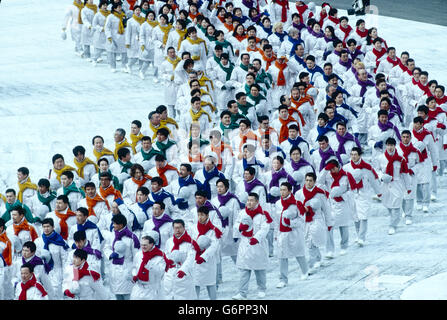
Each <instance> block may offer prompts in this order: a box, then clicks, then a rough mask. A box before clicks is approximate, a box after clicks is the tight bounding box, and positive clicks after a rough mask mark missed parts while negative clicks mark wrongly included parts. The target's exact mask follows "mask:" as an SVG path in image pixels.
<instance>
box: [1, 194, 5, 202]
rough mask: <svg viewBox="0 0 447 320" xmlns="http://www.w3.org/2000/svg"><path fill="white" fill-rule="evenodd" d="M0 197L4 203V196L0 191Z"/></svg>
mask: <svg viewBox="0 0 447 320" xmlns="http://www.w3.org/2000/svg"><path fill="white" fill-rule="evenodd" d="M0 199H1V200H3V202H4V203H6V197H5V196H4V195H2V194H1V193H0Z"/></svg>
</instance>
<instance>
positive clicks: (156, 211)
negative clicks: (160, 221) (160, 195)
mask: <svg viewBox="0 0 447 320" xmlns="http://www.w3.org/2000/svg"><path fill="white" fill-rule="evenodd" d="M165 208H166V205H165V203H164V202H163V201H156V202H155V203H154V205H153V206H152V214H153V215H154V216H155V217H160V216H161V215H162V214H163V213H164V212H165Z"/></svg>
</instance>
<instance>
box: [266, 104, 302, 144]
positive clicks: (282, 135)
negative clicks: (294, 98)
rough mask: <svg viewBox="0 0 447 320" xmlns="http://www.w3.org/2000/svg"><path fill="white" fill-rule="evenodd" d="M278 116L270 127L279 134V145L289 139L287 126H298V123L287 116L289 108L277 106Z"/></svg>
mask: <svg viewBox="0 0 447 320" xmlns="http://www.w3.org/2000/svg"><path fill="white" fill-rule="evenodd" d="M278 114H279V117H278V119H275V120H274V121H273V123H272V126H273V128H275V130H276V131H277V132H279V136H278V142H279V143H280V144H281V143H282V142H283V141H286V140H287V139H288V138H289V126H290V125H292V124H296V125H298V123H297V122H296V120H295V118H293V117H292V116H291V115H290V114H289V108H288V107H287V106H286V105H281V106H279V108H278ZM298 128H299V126H298Z"/></svg>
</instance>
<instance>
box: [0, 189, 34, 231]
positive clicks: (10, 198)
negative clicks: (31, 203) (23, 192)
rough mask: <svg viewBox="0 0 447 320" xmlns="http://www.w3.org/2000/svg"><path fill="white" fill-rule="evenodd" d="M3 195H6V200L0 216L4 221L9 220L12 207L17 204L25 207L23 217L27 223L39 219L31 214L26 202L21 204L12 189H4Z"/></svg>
mask: <svg viewBox="0 0 447 320" xmlns="http://www.w3.org/2000/svg"><path fill="white" fill-rule="evenodd" d="M5 196H6V202H5V208H6V211H5V212H4V213H3V215H2V217H1V218H2V219H3V220H5V222H8V221H9V220H11V211H12V209H14V207H17V206H19V207H22V208H23V209H25V218H26V220H27V221H28V222H29V223H35V222H40V221H41V220H40V219H39V218H38V217H36V218H35V217H34V216H33V214H32V213H31V210H30V208H29V207H28V206H27V205H26V204H23V203H21V202H20V201H19V200H17V194H16V191H15V190H14V189H7V190H6V191H5Z"/></svg>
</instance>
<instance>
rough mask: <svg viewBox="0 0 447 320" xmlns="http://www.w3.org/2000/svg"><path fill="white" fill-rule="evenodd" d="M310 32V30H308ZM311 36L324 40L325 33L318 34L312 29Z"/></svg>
mask: <svg viewBox="0 0 447 320" xmlns="http://www.w3.org/2000/svg"><path fill="white" fill-rule="evenodd" d="M308 30H309V29H308ZM309 32H310V34H311V35H313V36H314V37H316V38H323V37H324V35H323V32H321V31H320V32H319V33H316V32H315V31H314V29H310V31H309Z"/></svg>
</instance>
